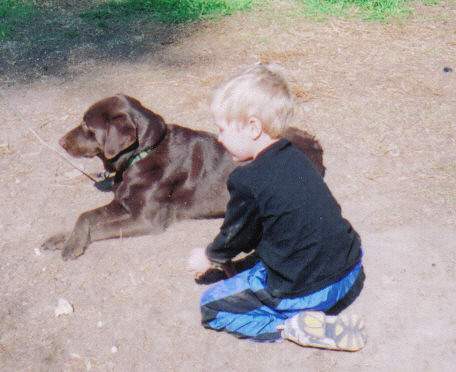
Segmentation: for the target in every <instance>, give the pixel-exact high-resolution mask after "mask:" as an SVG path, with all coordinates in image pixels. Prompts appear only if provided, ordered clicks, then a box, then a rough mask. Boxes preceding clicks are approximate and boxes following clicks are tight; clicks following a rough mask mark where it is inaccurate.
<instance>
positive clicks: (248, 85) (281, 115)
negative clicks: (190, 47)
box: [211, 64, 293, 160]
mask: <svg viewBox="0 0 456 372" xmlns="http://www.w3.org/2000/svg"><path fill="white" fill-rule="evenodd" d="M211 111H212V113H213V114H214V118H215V122H216V124H217V126H218V127H219V129H221V130H227V129H228V130H231V131H234V130H236V131H237V132H239V131H243V132H245V133H244V134H246V135H247V136H249V137H252V136H253V137H255V136H256V135H259V134H262V133H264V134H266V135H267V136H269V137H270V138H271V139H277V138H279V137H281V136H282V135H283V133H284V132H285V130H286V129H287V127H288V124H289V122H290V120H291V117H292V116H293V99H292V96H291V93H290V89H289V87H288V84H287V83H286V81H285V79H284V77H283V76H282V74H281V72H280V68H279V66H277V65H265V64H257V65H255V66H253V67H250V68H248V69H247V70H245V71H243V72H242V73H240V74H239V75H237V76H235V77H233V78H231V79H230V80H228V81H227V82H225V83H224V84H222V85H221V86H220V87H218V88H217V89H216V91H215V93H214V96H213V99H212V104H211ZM252 126H253V127H252ZM233 127H234V128H233ZM250 127H252V128H250ZM258 130H259V131H260V132H261V133H260V132H258ZM237 132H236V133H235V134H236V136H237V137H239V133H237ZM220 136H221V134H220V135H219V137H220ZM241 137H242V136H241ZM246 140H247V139H246ZM221 142H223V144H224V145H225V146H226V147H227V148H228V150H229V151H230V152H232V153H234V152H233V151H231V149H230V144H229V143H228V145H227V144H226V143H225V141H221ZM232 142H233V141H232ZM235 142H236V143H234V144H233V145H235V146H237V147H239V146H243V145H245V144H244V143H242V138H236V141H235ZM234 150H237V149H234ZM240 155H242V154H240ZM243 157H244V156H240V157H239V159H240V160H246V159H247V158H248V157H244V159H242V158H243Z"/></svg>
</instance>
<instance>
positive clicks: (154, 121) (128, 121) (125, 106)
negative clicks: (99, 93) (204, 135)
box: [59, 94, 166, 160]
mask: <svg viewBox="0 0 456 372" xmlns="http://www.w3.org/2000/svg"><path fill="white" fill-rule="evenodd" d="M165 131H166V124H165V123H164V121H163V119H162V118H161V117H160V116H159V115H156V114H154V113H153V112H151V111H149V110H147V109H146V108H145V107H143V106H142V105H141V103H140V102H139V101H138V100H136V99H134V98H132V97H128V96H125V95H121V94H118V95H116V96H113V97H108V98H105V99H103V100H101V101H98V102H97V103H95V104H94V105H92V106H91V107H90V108H89V109H88V110H87V111H86V113H85V114H84V118H83V120H82V122H81V124H79V125H78V126H77V127H76V128H74V129H72V130H71V131H69V132H68V133H67V134H65V135H64V136H63V137H62V138H61V139H60V141H59V143H60V145H61V146H62V147H63V148H64V149H65V150H66V151H67V152H68V153H69V154H70V155H72V156H75V157H88V158H91V157H94V156H100V157H102V158H104V159H107V160H110V159H113V158H115V157H116V156H117V155H118V154H120V153H121V152H123V151H125V150H127V149H128V148H130V147H132V146H133V145H135V144H138V145H140V146H153V145H155V144H156V143H157V142H158V141H160V139H161V138H162V137H163V134H164V132H165Z"/></svg>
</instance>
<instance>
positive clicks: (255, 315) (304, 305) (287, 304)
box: [201, 262, 361, 341]
mask: <svg viewBox="0 0 456 372" xmlns="http://www.w3.org/2000/svg"><path fill="white" fill-rule="evenodd" d="M360 271H361V263H358V264H357V265H356V266H355V267H354V269H353V270H352V271H350V272H349V273H348V274H347V275H346V276H344V277H343V278H342V279H340V280H339V281H338V282H336V283H333V284H331V285H329V286H327V287H325V288H323V289H320V290H319V291H317V292H313V293H311V294H308V295H305V296H302V297H293V298H277V297H273V296H271V295H270V294H269V292H267V291H266V278H267V271H266V268H265V267H264V265H263V264H262V263H261V262H258V263H257V264H256V265H255V266H254V267H253V268H251V269H249V270H246V271H243V272H241V273H239V274H237V275H236V276H234V277H232V278H230V279H227V280H223V281H221V282H219V283H216V284H214V285H212V286H211V287H209V288H208V289H207V290H206V291H205V292H204V293H203V296H202V297H201V314H202V324H203V326H204V327H205V328H210V329H214V330H217V331H226V332H229V333H231V334H234V335H235V336H237V337H239V338H250V339H254V340H256V341H275V340H278V339H280V331H277V326H278V325H280V324H282V323H283V322H284V321H285V320H286V319H288V318H290V317H292V316H293V315H296V314H298V313H299V312H301V311H303V310H318V311H326V310H329V309H330V308H331V307H333V306H334V305H335V304H336V303H337V302H338V301H339V300H341V299H342V298H343V297H344V296H345V295H346V294H347V293H348V291H349V290H350V289H351V288H352V286H353V284H354V283H355V281H356V279H357V278H358V276H359V274H360Z"/></svg>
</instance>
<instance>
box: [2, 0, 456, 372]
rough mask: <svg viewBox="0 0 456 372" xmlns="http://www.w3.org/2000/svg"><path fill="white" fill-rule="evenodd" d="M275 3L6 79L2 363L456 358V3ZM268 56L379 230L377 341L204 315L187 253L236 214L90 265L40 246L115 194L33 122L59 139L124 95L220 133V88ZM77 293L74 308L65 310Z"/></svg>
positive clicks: (368, 307)
mask: <svg viewBox="0 0 456 372" xmlns="http://www.w3.org/2000/svg"><path fill="white" fill-rule="evenodd" d="M274 3H275V7H274V10H271V8H269V9H265V10H258V11H255V12H252V13H246V14H238V15H235V16H233V17H230V18H226V19H223V20H221V21H218V22H207V23H203V24H199V25H197V26H195V25H194V26H188V30H187V32H183V33H180V34H179V36H178V37H174V38H172V41H171V42H169V43H164V45H163V46H162V47H161V48H158V49H153V48H152V46H151V50H152V49H153V51H152V52H150V53H148V52H147V50H146V51H145V52H144V53H142V54H141V55H135V57H134V58H132V59H131V60H125V59H124V60H122V62H116V61H112V60H111V61H108V60H104V59H103V58H98V59H97V58H91V57H90V56H85V55H84V56H83V58H79V59H78V58H74V59H73V60H68V61H67V65H66V70H65V73H63V72H62V73H56V74H55V75H47V76H44V75H43V76H42V77H41V78H39V79H35V80H33V81H28V82H20V83H19V82H17V83H14V80H15V79H16V78H15V77H14V76H13V75H9V76H6V77H5V75H4V76H3V78H4V80H5V81H7V83H5V84H3V85H2V87H1V89H0V117H1V118H2V121H1V123H0V128H1V131H0V175H1V180H0V187H1V190H3V191H2V198H1V210H2V213H1V215H0V232H1V236H2V240H1V243H0V249H1V257H0V280H1V283H2V289H1V292H0V296H1V298H0V370H1V371H86V370H87V371H89V370H93V371H223V370H226V371H284V370H286V371H302V370H305V371H328V370H329V371H330V370H341V371H349V370H353V369H357V370H361V371H414V372H416V371H454V365H455V362H456V312H455V310H454V309H455V307H456V297H455V296H454V294H455V293H456V269H455V264H456V228H455V227H456V3H455V2H454V1H443V2H441V3H440V5H437V6H434V7H424V6H417V8H416V11H415V14H414V15H413V16H412V17H410V18H409V19H407V20H406V21H403V22H396V23H393V24H378V23H364V22H361V21H353V20H351V21H347V20H337V19H330V20H327V21H325V22H320V23H319V22H313V21H310V20H307V19H304V18H300V17H297V16H291V15H290V9H289V8H288V7H287V5H286V2H278V1H276V2H274ZM146 49H147V48H146ZM74 55H75V56H77V55H78V51H75V52H74ZM258 60H273V61H276V62H280V63H282V64H283V65H284V67H285V68H286V69H287V71H288V74H289V79H290V81H291V83H292V86H293V89H294V91H295V92H296V94H297V101H298V106H299V112H298V115H297V117H296V123H295V125H296V126H299V127H301V128H305V129H308V130H310V131H311V132H313V133H314V134H315V135H317V137H318V138H319V140H320V141H321V142H322V144H323V147H324V149H325V163H326V166H327V176H326V180H327V183H328V184H329V186H330V188H331V189H332V191H333V193H334V194H335V196H336V197H337V199H338V200H339V202H340V204H341V205H342V208H343V212H344V215H345V217H346V218H348V219H349V220H350V221H351V222H352V224H353V225H354V226H355V228H356V229H357V231H358V232H359V233H360V235H361V237H362V239H363V244H364V247H365V261H364V262H365V270H366V276H367V278H366V282H365V286H364V290H363V292H362V293H361V296H360V297H359V298H358V299H357V301H356V302H355V303H354V304H353V305H352V307H351V308H350V311H353V312H357V313H359V314H362V315H363V316H364V317H365V318H366V322H367V332H368V337H369V339H368V344H367V346H366V348H365V349H364V350H362V351H361V352H358V353H341V352H331V351H323V350H317V349H304V348H300V347H298V346H296V345H294V344H292V343H289V342H282V343H278V344H258V343H253V342H248V341H240V340H237V339H236V338H234V337H232V336H230V335H227V334H223V333H216V332H211V331H207V330H205V329H203V328H202V327H201V326H200V315H199V309H198V301H199V297H200V294H201V293H202V291H203V290H204V286H198V285H197V284H195V283H194V281H193V279H192V276H191V275H190V274H189V273H188V272H187V271H186V268H185V266H186V260H187V256H188V253H189V251H190V249H191V248H193V247H199V246H204V245H205V244H207V243H209V242H210V241H211V238H213V237H214V236H215V234H216V233H217V231H218V228H219V226H220V224H221V222H222V221H221V220H202V221H185V222H182V223H178V224H175V225H172V226H171V227H170V228H169V229H168V230H167V231H166V232H165V233H162V234H159V235H155V236H148V237H141V238H134V239H133V238H131V239H122V240H111V241H104V242H99V243H94V244H93V245H91V246H90V248H89V249H88V250H87V252H86V253H85V255H83V256H82V257H80V258H79V259H77V260H76V261H72V262H63V261H62V260H61V258H60V256H59V255H58V254H55V253H52V252H41V251H40V250H39V247H40V244H41V243H42V242H43V240H44V239H45V238H47V237H48V236H50V235H51V234H53V233H55V232H58V231H59V230H61V229H70V228H71V227H72V226H73V224H74V222H75V220H76V218H77V216H78V215H79V214H80V213H81V212H83V211H85V210H88V209H92V208H94V207H97V206H100V205H102V204H103V203H106V202H108V201H109V200H110V199H111V195H110V194H109V193H101V192H99V191H97V190H96V189H95V188H94V187H93V186H92V185H91V183H90V182H89V181H88V180H87V179H86V178H84V177H83V176H78V175H76V174H75V173H74V170H73V169H72V168H71V167H70V166H69V165H68V164H67V163H65V162H63V161H62V160H61V159H60V158H58V157H57V156H56V155H55V154H54V153H52V152H50V151H49V150H48V149H47V148H45V147H43V146H42V145H41V144H40V143H39V142H38V141H37V140H36V138H35V137H34V135H33V134H32V133H31V132H30V131H29V128H31V129H33V130H34V131H36V133H38V134H39V135H40V136H41V137H42V138H43V139H44V140H45V141H46V142H48V143H50V144H53V145H56V144H57V140H58V138H59V137H60V136H61V135H62V134H63V133H65V132H66V131H67V130H68V129H70V128H71V127H73V126H74V125H76V124H77V123H78V121H79V120H80V119H81V116H82V113H83V112H84V110H85V109H86V108H87V107H88V106H89V105H90V104H91V103H93V102H95V101H96V100H98V99H100V98H102V97H105V96H108V95H112V94H114V93H118V92H123V93H126V94H129V95H131V96H134V97H136V98H138V99H139V100H141V101H142V102H143V103H144V104H145V105H146V106H147V107H149V108H151V109H153V110H154V111H156V112H158V113H160V114H162V115H163V116H164V117H165V118H166V120H167V121H168V122H175V123H180V124H184V125H187V126H190V127H192V128H198V129H206V130H210V131H213V130H214V128H213V126H212V123H211V117H210V114H209V112H208V104H207V101H208V98H209V97H210V90H211V88H212V87H213V86H214V84H216V83H217V82H219V81H220V80H221V79H222V78H224V77H225V76H227V75H230V74H232V73H233V72H235V71H238V70H239V68H240V67H242V66H244V65H248V64H251V63H254V62H256V61H258ZM444 67H452V68H453V72H448V73H445V72H444V71H443V68H444ZM16 80H17V79H16ZM78 162H79V163H80V164H82V165H83V166H84V168H85V169H86V171H90V172H92V171H97V170H99V169H100V168H101V164H100V163H98V162H97V161H96V160H92V161H91V160H78ZM61 297H63V298H65V299H67V300H68V301H69V302H70V303H71V304H72V305H73V307H74V313H73V314H71V315H63V316H60V317H55V316H54V309H55V307H56V305H57V301H58V299H59V298H61Z"/></svg>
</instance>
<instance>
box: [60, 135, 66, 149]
mask: <svg viewBox="0 0 456 372" xmlns="http://www.w3.org/2000/svg"><path fill="white" fill-rule="evenodd" d="M59 145H60V146H62V147H63V148H64V149H66V141H65V137H62V138H60V139H59Z"/></svg>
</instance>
